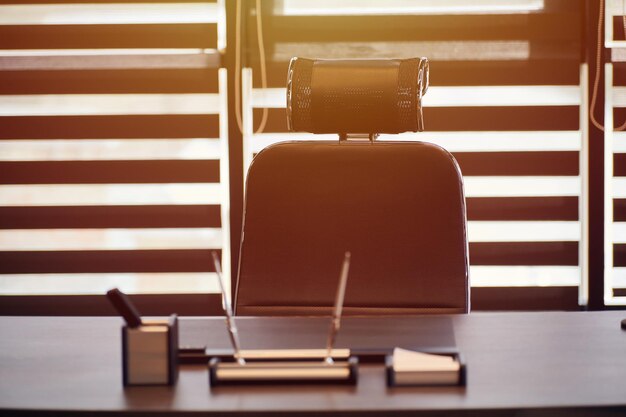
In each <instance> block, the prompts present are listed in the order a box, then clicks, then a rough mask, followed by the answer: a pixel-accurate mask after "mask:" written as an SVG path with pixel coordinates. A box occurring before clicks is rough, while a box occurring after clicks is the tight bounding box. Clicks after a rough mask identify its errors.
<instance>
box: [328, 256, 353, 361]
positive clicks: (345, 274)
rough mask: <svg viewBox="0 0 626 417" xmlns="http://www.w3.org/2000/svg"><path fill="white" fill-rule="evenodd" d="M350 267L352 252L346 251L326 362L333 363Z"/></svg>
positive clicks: (329, 333)
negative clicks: (333, 353) (334, 346)
mask: <svg viewBox="0 0 626 417" xmlns="http://www.w3.org/2000/svg"><path fill="white" fill-rule="evenodd" d="M349 269H350V252H346V253H345V255H344V258H343V265H342V266H341V275H339V286H338V287H337V296H336V298H335V307H334V309H333V317H332V319H331V322H330V329H329V330H328V340H327V342H326V363H329V364H330V363H333V357H332V351H333V345H334V344H335V338H336V337H337V333H338V332H339V327H341V312H342V310H343V299H344V297H345V295H346V283H347V282H348V270H349Z"/></svg>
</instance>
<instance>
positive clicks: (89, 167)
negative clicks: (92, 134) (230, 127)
mask: <svg viewBox="0 0 626 417" xmlns="http://www.w3.org/2000/svg"><path fill="white" fill-rule="evenodd" d="M0 172H1V173H2V175H0V184H112V183H119V184H123V183H128V184H140V183H198V182H204V183H207V182H208V183H212V182H219V180H220V167H219V161H216V160H204V161H203V160H200V161H193V160H171V161H27V162H22V161H20V162H13V161H10V162H9V161H0ZM0 204H1V201H0Z"/></svg>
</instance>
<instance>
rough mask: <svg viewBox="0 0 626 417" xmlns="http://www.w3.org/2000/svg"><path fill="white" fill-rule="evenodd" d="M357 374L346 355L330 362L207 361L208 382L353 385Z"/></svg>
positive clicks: (230, 383)
mask: <svg viewBox="0 0 626 417" xmlns="http://www.w3.org/2000/svg"><path fill="white" fill-rule="evenodd" d="M357 378H358V360H357V358H356V357H349V358H348V359H347V360H337V361H334V362H333V363H332V364H328V363H326V362H324V361H302V360H288V359H283V360H259V361H254V362H250V361H249V362H246V363H245V364H244V365H241V364H239V363H237V362H224V361H222V360H220V358H213V359H211V361H210V362H209V384H210V385H211V386H212V387H214V386H218V385H248V384H265V385H271V384H284V383H288V384H341V385H354V384H356V382H357Z"/></svg>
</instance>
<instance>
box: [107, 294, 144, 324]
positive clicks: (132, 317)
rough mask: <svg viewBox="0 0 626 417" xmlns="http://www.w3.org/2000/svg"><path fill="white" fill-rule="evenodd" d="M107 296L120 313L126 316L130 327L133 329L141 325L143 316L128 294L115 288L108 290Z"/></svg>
mask: <svg viewBox="0 0 626 417" xmlns="http://www.w3.org/2000/svg"><path fill="white" fill-rule="evenodd" d="M107 298H108V299H109V301H110V302H111V304H113V307H115V310H116V311H117V312H118V313H119V315H120V316H122V317H123V318H124V320H125V321H126V325H128V327H130V328H131V329H132V328H135V327H138V326H141V324H142V323H141V316H140V315H139V312H138V311H137V309H136V308H135V306H134V304H133V303H132V302H131V301H130V298H128V297H127V296H126V294H124V293H123V292H121V291H120V290H118V289H117V288H113V289H112V290H109V291H107Z"/></svg>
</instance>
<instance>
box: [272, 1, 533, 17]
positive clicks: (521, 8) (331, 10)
mask: <svg viewBox="0 0 626 417" xmlns="http://www.w3.org/2000/svg"><path fill="white" fill-rule="evenodd" d="M543 8H544V0H445V1H442V0H387V1H384V2H383V1H372V0H369V1H368V0H342V1H341V2H337V1H335V0H317V1H315V2H312V1H303V0H284V1H283V2H282V8H280V7H279V10H277V11H276V12H277V14H284V15H319V16H325V15H370V14H377V15H380V14H487V13H498V14H499V13H530V12H534V11H538V10H542V9H543Z"/></svg>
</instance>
